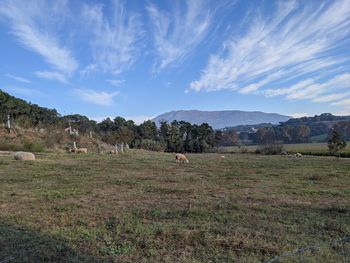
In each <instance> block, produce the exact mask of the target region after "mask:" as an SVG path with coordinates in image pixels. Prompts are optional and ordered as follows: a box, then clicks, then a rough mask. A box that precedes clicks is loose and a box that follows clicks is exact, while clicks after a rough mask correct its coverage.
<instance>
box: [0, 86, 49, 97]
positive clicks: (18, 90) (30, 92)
mask: <svg viewBox="0 0 350 263" xmlns="http://www.w3.org/2000/svg"><path fill="white" fill-rule="evenodd" d="M3 89H4V90H5V91H7V92H11V93H14V94H18V95H23V96H28V97H38V96H44V94H43V93H42V92H41V91H39V90H36V89H29V88H23V87H12V86H11V87H3Z"/></svg>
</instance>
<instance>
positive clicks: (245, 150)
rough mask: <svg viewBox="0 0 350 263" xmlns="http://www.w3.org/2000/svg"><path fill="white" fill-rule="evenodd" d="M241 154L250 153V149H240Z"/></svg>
mask: <svg viewBox="0 0 350 263" xmlns="http://www.w3.org/2000/svg"><path fill="white" fill-rule="evenodd" d="M239 152H240V153H248V152H249V151H248V149H247V148H246V147H241V148H240V149H239Z"/></svg>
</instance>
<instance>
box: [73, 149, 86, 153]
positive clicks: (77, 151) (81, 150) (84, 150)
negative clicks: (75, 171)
mask: <svg viewBox="0 0 350 263" xmlns="http://www.w3.org/2000/svg"><path fill="white" fill-rule="evenodd" d="M75 151H76V153H87V152H88V149H87V148H77V149H76V150H75Z"/></svg>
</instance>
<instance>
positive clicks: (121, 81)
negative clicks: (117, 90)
mask: <svg viewBox="0 0 350 263" xmlns="http://www.w3.org/2000/svg"><path fill="white" fill-rule="evenodd" d="M106 81H107V82H108V83H110V84H111V85H113V86H120V85H122V84H124V83H125V80H124V79H107V80H106Z"/></svg>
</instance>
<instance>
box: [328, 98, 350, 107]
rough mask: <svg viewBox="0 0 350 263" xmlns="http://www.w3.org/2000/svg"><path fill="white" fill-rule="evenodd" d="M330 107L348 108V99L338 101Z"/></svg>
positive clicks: (349, 102) (349, 99)
mask: <svg viewBox="0 0 350 263" xmlns="http://www.w3.org/2000/svg"><path fill="white" fill-rule="evenodd" d="M332 105H335V106H346V107H347V108H350V98H348V99H344V100H340V101H337V102H333V103H332Z"/></svg>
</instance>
